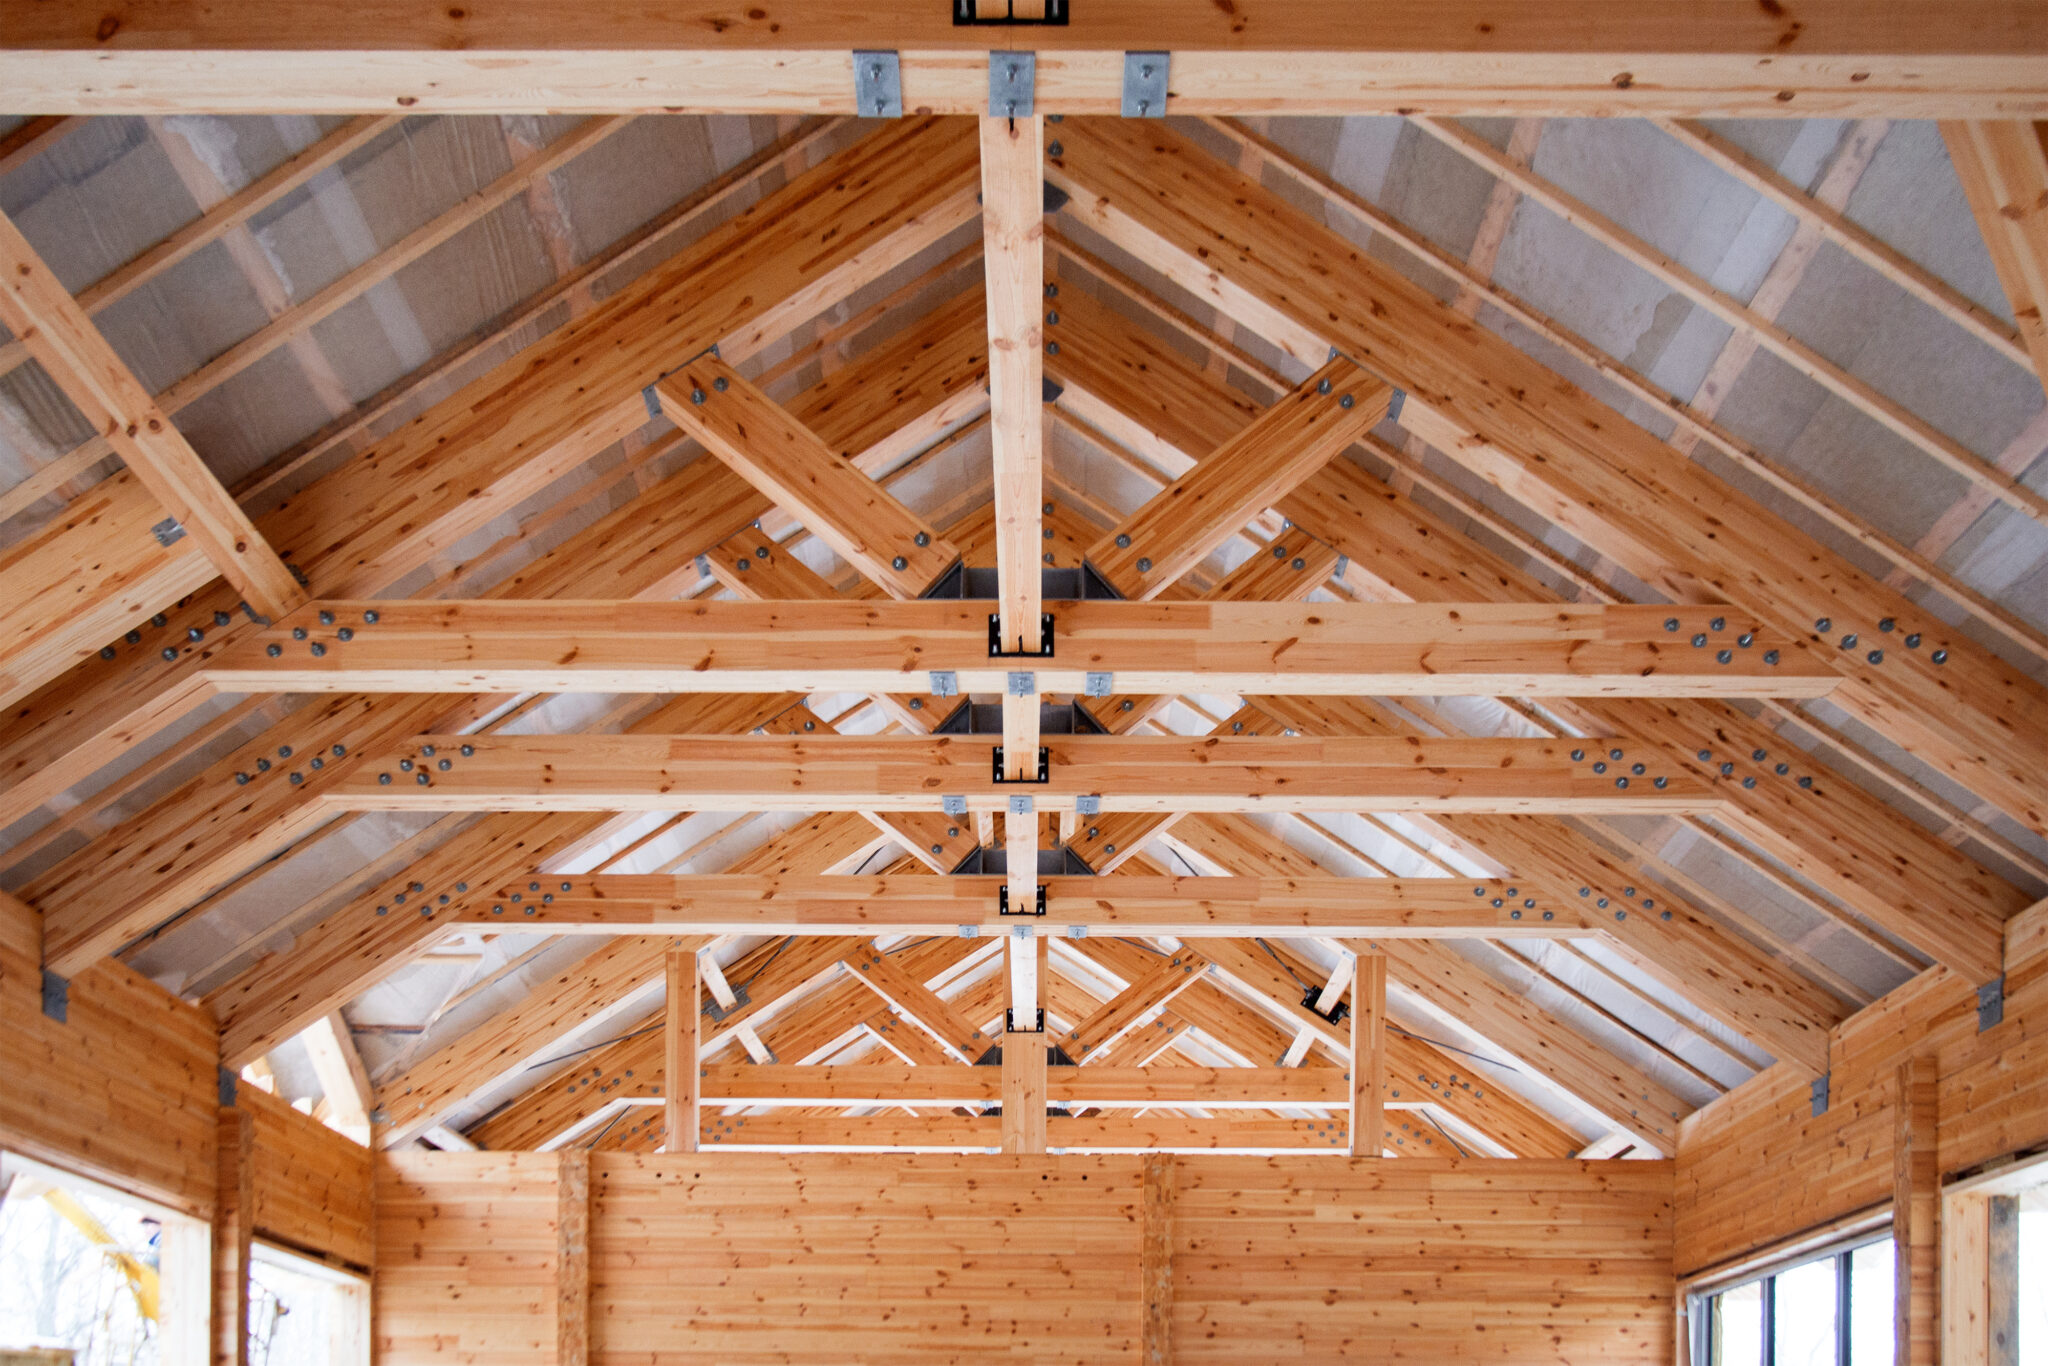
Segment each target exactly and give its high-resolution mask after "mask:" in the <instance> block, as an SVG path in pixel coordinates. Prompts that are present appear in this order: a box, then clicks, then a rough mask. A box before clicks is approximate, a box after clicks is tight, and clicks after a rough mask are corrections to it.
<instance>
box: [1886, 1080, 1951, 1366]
mask: <svg viewBox="0 0 2048 1366" xmlns="http://www.w3.org/2000/svg"><path fill="white" fill-rule="evenodd" d="M1939 1081H1940V1073H1939V1068H1938V1064H1937V1063H1936V1061H1935V1059H1934V1057H1933V1056H1932V1055H1922V1056H1920V1057H1916V1058H1911V1059H1908V1060H1907V1061H1906V1062H1903V1063H1901V1064H1900V1065H1899V1083H1898V1084H1899V1094H1898V1102H1897V1108H1896V1110H1895V1111H1894V1114H1893V1128H1892V1245H1893V1255H1894V1258H1895V1268H1896V1275H1897V1278H1898V1279H1897V1287H1896V1289H1895V1291H1894V1294H1893V1301H1892V1314H1893V1318H1892V1325H1893V1351H1892V1360H1893V1361H1894V1362H1895V1363H1896V1366H1936V1363H1937V1362H1938V1361H1939V1360H1940V1352H1939V1345H1938V1344H1939V1341H1940V1339H1939V1329H1940V1313H1941V1287H1940V1280H1939V1278H1940V1275H1941V1163H1940V1160H1939V1155H1938V1153H1937V1152H1936V1147H1935V1140H1936V1123H1937V1119H1938V1117H1939V1108H1940V1107H1939V1100H1940V1091H1939Z"/></svg>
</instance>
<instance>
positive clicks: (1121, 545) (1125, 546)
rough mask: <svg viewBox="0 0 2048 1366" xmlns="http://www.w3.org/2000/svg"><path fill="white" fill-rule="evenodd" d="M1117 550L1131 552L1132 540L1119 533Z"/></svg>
mask: <svg viewBox="0 0 2048 1366" xmlns="http://www.w3.org/2000/svg"><path fill="white" fill-rule="evenodd" d="M1116 548H1117V549H1118V550H1129V549H1130V548H1131V538H1130V537H1129V536H1126V535H1124V534H1123V533H1121V532H1119V533H1117V538H1116Z"/></svg>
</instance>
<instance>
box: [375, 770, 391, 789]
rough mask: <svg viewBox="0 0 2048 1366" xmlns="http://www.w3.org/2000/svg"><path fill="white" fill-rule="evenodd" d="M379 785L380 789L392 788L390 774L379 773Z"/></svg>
mask: <svg viewBox="0 0 2048 1366" xmlns="http://www.w3.org/2000/svg"><path fill="white" fill-rule="evenodd" d="M377 783H378V785H379V786H380V787H389V786H391V775H390V774H389V773H379V774H378V775H377Z"/></svg>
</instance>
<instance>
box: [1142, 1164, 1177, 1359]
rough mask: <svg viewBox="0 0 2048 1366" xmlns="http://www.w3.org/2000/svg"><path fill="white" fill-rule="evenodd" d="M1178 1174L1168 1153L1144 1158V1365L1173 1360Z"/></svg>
mask: <svg viewBox="0 0 2048 1366" xmlns="http://www.w3.org/2000/svg"><path fill="white" fill-rule="evenodd" d="M1177 1184H1178V1177H1177V1175H1176V1172H1175V1169H1174V1161H1173V1158H1172V1156H1171V1155H1169V1154H1164V1153H1161V1154H1155V1155H1153V1156H1151V1157H1148V1158H1146V1159H1145V1191H1144V1220H1145V1224H1144V1244H1143V1251H1142V1253H1141V1266H1140V1269H1139V1270H1140V1279H1141V1281H1142V1283H1143V1285H1144V1293H1145V1320H1144V1324H1143V1328H1142V1334H1141V1336H1142V1340H1143V1344H1144V1351H1143V1360H1144V1363H1145V1366H1166V1364H1167V1363H1168V1362H1171V1361H1172V1360H1173V1197H1174V1191H1175V1187H1176V1185H1177Z"/></svg>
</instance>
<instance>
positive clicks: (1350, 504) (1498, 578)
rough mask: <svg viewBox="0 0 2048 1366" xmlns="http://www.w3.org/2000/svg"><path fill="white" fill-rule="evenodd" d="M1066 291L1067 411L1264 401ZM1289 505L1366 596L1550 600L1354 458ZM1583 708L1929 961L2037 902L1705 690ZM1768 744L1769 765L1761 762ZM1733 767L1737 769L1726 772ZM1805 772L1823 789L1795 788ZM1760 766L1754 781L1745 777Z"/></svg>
mask: <svg viewBox="0 0 2048 1366" xmlns="http://www.w3.org/2000/svg"><path fill="white" fill-rule="evenodd" d="M1064 300H1065V310H1064V312H1063V314H1062V321H1061V324H1060V331H1061V332H1062V333H1063V342H1064V344H1063V345H1062V347H1061V350H1060V354H1059V355H1058V356H1057V357H1055V358H1053V360H1052V365H1053V371H1054V373H1055V374H1056V375H1057V377H1058V378H1059V379H1060V380H1061V381H1062V382H1063V383H1064V384H1065V385H1066V386H1067V390H1066V393H1065V394H1063V395H1062V398H1061V403H1062V405H1063V406H1064V405H1065V404H1067V403H1068V402H1070V401H1071V400H1072V399H1073V398H1075V397H1076V396H1080V395H1088V394H1096V395H1099V396H1100V399H1101V401H1102V407H1103V408H1104V410H1105V411H1106V412H1107V413H1109V414H1111V415H1115V414H1124V413H1127V414H1129V420H1131V421H1132V422H1133V423H1135V424H1142V426H1143V428H1144V429H1147V430H1156V431H1157V432H1158V433H1159V435H1160V437H1161V438H1163V439H1165V440H1167V441H1169V442H1171V443H1173V444H1174V445H1175V446H1176V447H1191V448H1193V449H1205V448H1207V447H1209V446H1211V445H1213V444H1215V443H1216V442H1218V441H1220V440H1221V439H1223V437H1224V436H1225V435H1227V434H1228V433H1229V432H1231V431H1234V430H1237V429H1239V428H1241V427H1243V426H1244V425H1245V424H1246V423H1247V422H1248V421H1249V420H1250V417H1251V414H1252V413H1253V412H1254V411H1256V405H1255V404H1254V403H1253V402H1252V401H1251V400H1250V399H1248V398H1246V397H1245V395H1244V394H1243V393H1242V392H1241V391H1239V390H1237V389H1235V388H1230V387H1226V386H1223V385H1221V384H1219V383H1218V382H1216V381H1215V380H1214V379H1213V378H1211V377H1210V376H1208V375H1207V374H1206V373H1204V372H1203V371H1202V370H1200V369H1199V368H1198V367H1196V366H1194V365H1192V364H1191V363H1189V362H1188V361H1187V360H1186V359H1185V358H1184V357H1183V356H1182V355H1181V354H1179V353H1177V352H1175V351H1174V350H1173V348H1171V347H1170V346H1168V345H1166V344H1165V343H1164V341H1163V340H1162V339H1161V338H1160V337H1159V335H1158V334H1157V333H1155V332H1152V331H1150V330H1148V329H1146V328H1143V327H1140V326H1137V325H1135V324H1133V323H1131V322H1130V321H1129V320H1128V319H1123V318H1120V317H1119V316H1118V315H1116V314H1114V313H1112V312H1111V311H1110V310H1108V309H1107V308H1105V307H1104V306H1103V305H1102V304H1100V303H1095V302H1091V301H1090V300H1089V298H1088V295H1087V294H1086V292H1085V291H1084V290H1083V289H1081V288H1079V287H1072V288H1069V289H1067V290H1066V291H1065V294H1064ZM1141 380H1142V386H1141V384H1140V382H1139V381H1141ZM1281 510H1282V511H1283V512H1285V513H1286V514H1287V515H1288V516H1289V517H1290V518H1292V519H1293V520H1294V521H1295V522H1296V524H1297V526H1298V527H1299V528H1301V529H1303V530H1304V531H1305V532H1306V533H1307V534H1311V535H1315V536H1318V537H1324V538H1327V539H1328V541H1329V542H1331V543H1332V544H1334V546H1335V547H1337V548H1338V549H1341V550H1342V551H1343V552H1344V554H1345V555H1346V556H1347V557H1348V559H1349V564H1348V566H1347V568H1346V574H1347V577H1348V578H1350V579H1352V580H1353V581H1354V582H1356V583H1359V584H1361V585H1369V586H1368V587H1366V588H1365V589H1364V591H1365V593H1366V595H1367V596H1369V597H1387V598H1392V599H1407V600H1413V601H1424V602H1428V601H1445V600H1449V601H1460V602H1468V601H1492V602H1529V603H1534V602H1542V601H1548V600H1552V599H1554V597H1555V595H1554V594H1553V593H1552V592H1551V591H1550V590H1549V589H1547V588H1545V587H1544V586H1543V585H1542V584H1541V583H1540V582H1539V581H1538V580H1537V579H1535V578H1534V577H1533V576H1532V575H1530V574H1528V573H1526V572H1524V571H1522V570H1520V569H1518V568H1516V567H1515V566H1512V565H1510V564H1508V563H1507V562H1506V561H1504V560H1502V559H1500V558H1498V557H1497V556H1494V555H1492V554H1490V553H1488V552H1487V551H1486V550H1485V549H1484V548H1483V547H1481V546H1480V545H1478V544H1477V543H1475V542H1473V541H1472V540H1471V538H1469V537H1466V536H1463V535H1461V534H1459V533H1458V532H1457V531H1456V530H1455V529H1453V528H1452V527H1451V526H1450V525H1449V524H1448V523H1447V522H1445V521H1443V520H1441V519H1440V518H1438V517H1436V516H1435V515H1433V514H1432V513H1430V512H1428V511H1427V510H1425V509H1424V508H1423V507H1421V506H1420V505H1419V504H1418V503H1417V502H1416V501H1415V500H1414V499H1413V498H1412V497H1410V496H1408V495H1406V494H1404V493H1402V492H1401V491H1400V490H1399V489H1397V488H1395V487H1393V486H1392V485H1388V484H1382V483H1380V482H1378V481H1376V480H1374V479H1372V478H1371V477H1370V476H1368V475H1366V474H1365V473H1364V472H1363V471H1360V470H1358V469H1356V468H1353V467H1348V466H1345V465H1343V464H1333V465H1330V466H1328V467H1326V468H1325V469H1324V470H1323V471H1322V472H1321V473H1320V474H1318V475H1317V476H1315V477H1314V478H1312V479H1311V480H1309V481H1308V483H1307V484H1305V485H1304V486H1303V487H1302V489H1301V490H1299V491H1298V493H1297V494H1296V495H1295V496H1293V497H1291V498H1289V499H1288V500H1286V501H1284V502H1283V503H1282V505H1281ZM1578 706H1579V709H1580V710H1582V711H1585V712H1587V713H1589V714H1591V715H1593V716H1596V717H1598V718H1600V719H1602V720H1604V721H1605V722H1607V723H1608V724H1609V725H1610V726H1611V727H1612V731H1613V733H1614V734H1616V735H1620V736H1623V737H1625V738H1640V739H1642V740H1644V741H1647V742H1650V743H1654V744H1659V745H1662V746H1665V747H1668V748H1667V752H1669V753H1671V754H1672V756H1673V757H1674V759H1675V760H1677V761H1678V762H1680V763H1682V764H1684V765H1685V766H1686V767H1687V768H1688V769H1690V770H1693V771H1696V772H1699V773H1701V774H1702V776H1707V777H1709V778H1711V779H1713V780H1714V781H1716V783H1717V786H1719V788H1720V789H1721V790H1722V792H1723V793H1724V794H1725V796H1726V798H1727V806H1726V807H1725V808H1724V810H1725V812H1726V813H1727V816H1728V819H1730V820H1731V821H1733V822H1735V823H1736V824H1737V826H1738V827H1739V828H1740V829H1741V830H1742V831H1743V833H1744V835H1745V836H1746V837H1748V838H1751V839H1753V840H1756V841H1757V842H1759V843H1760V844H1761V845H1762V846H1763V847H1765V848H1767V849H1769V850H1770V851H1771V852H1772V853H1773V854H1774V855H1776V856H1777V857H1779V858H1782V859H1784V860H1785V861H1786V863H1787V864H1788V865H1789V866H1791V867H1792V868H1794V869H1796V870H1798V871H1799V872H1801V873H1803V874H1805V875H1806V876H1809V877H1811V878H1813V879H1814V880H1815V881H1816V882H1817V883H1818V884H1820V885H1821V886H1823V887H1825V888H1827V889H1828V890H1829V891H1831V892H1833V893H1834V894H1835V895H1838V896H1840V897H1842V898H1843V899H1844V900H1846V901H1847V902H1849V904H1851V905H1853V906H1854V907H1855V908H1856V909H1857V910H1859V911H1861V912H1862V913H1863V914H1864V915H1867V916H1869V917H1871V918H1872V919H1873V920H1874V921H1875V922H1876V923H1878V924H1880V925H1883V926H1884V927H1885V928H1886V929H1887V930H1889V931H1890V932H1892V933H1894V934H1898V935H1900V936H1902V937H1904V938H1905V939H1906V941H1907V942H1908V943H1912V944H1914V945H1915V946H1916V947H1919V948H1921V949H1922V950H1923V951H1924V952H1926V953H1928V954H1929V955H1930V956H1931V957H1934V958H1937V959H1940V960H1942V961H1949V960H1950V959H1951V958H1952V957H1953V960H1954V961H1956V962H1957V963H1958V964H1959V966H1962V967H1963V968H1964V970H1965V971H1967V972H1971V973H1973V974H1977V975H1978V976H1979V979H1980V980H1987V979H1986V978H1985V977H1984V975H1983V974H1984V972H1985V969H1986V968H1987V967H1988V966H1989V965H1990V964H1991V963H1993V962H1995V944H1996V940H1997V934H1998V928H1997V926H1998V923H1999V922H2000V921H2002V920H2003V919H2004V918H2005V917H2007V916H2009V915H2012V914H2014V913H2016V912H2017V911H2019V910H2021V909H2023V908H2024V907H2025V905H2026V904H2027V902H2028V898H2027V896H2026V894H2025V893H2024V892H2023V891H2021V890H2020V889H2019V888H2017V887H2015V886H2013V885H2012V884H2011V883H2010V882H2007V881H2006V880H2005V879H2003V878H2001V877H1999V876H1998V875H1997V874H1995V873H1992V872H1990V871H1989V870H1987V869H1985V868H1984V867H1983V866H1982V865H1981V864H1979V863H1977V862H1976V861H1975V860H1974V859H1972V858H1970V857H1969V856H1968V855H1967V854H1966V853H1964V852H1963V851H1962V850H1959V849H1957V848H1955V847H1953V846H1951V845H1949V844H1946V843H1944V842H1943V841H1941V840H1940V839H1938V838H1936V837H1935V836H1934V835H1933V834H1932V833H1930V832H1929V831H1928V830H1926V829H1925V828H1923V827H1922V826H1920V825H1918V824H1916V823H1914V822H1913V821H1911V820H1909V819H1907V818H1906V817H1905V816H1903V815H1902V814H1901V813H1899V812H1898V811H1897V810H1895V809H1893V808H1892V807H1890V806H1887V805H1886V804H1885V803H1884V802H1883V801H1882V800H1880V799H1879V798H1877V797H1876V796H1874V795H1872V794H1871V793H1869V792H1867V791H1865V790H1864V789H1863V788H1861V787H1859V786H1858V785H1856V784H1855V783H1854V782H1850V781H1848V780H1846V779H1843V778H1840V777H1839V776H1837V775H1834V774H1832V773H1831V772H1830V771H1828V770H1826V769H1822V768H1820V767H1819V766H1818V765H1817V763H1816V761H1815V760H1813V759H1812V757H1811V756H1806V755H1802V754H1800V753H1799V752H1798V751H1797V750H1796V749H1795V748H1793V747H1792V746H1791V744H1790V742H1789V741H1786V740H1784V739H1782V738H1781V737H1777V736H1774V735H1771V734H1769V733H1768V732H1767V731H1766V730H1765V728H1763V727H1762V726H1761V725H1760V723H1757V722H1755V721H1750V720H1746V719H1744V718H1742V716H1741V714H1740V713H1739V712H1737V711H1736V710H1735V709H1734V708H1732V707H1727V706H1724V705H1720V704H1716V703H1713V702H1708V701H1695V700H1674V701H1669V702H1656V703H1650V702H1627V703H1622V702H1601V701H1597V700H1588V701H1582V702H1580V703H1579V704H1578ZM1624 748H1626V746H1624ZM1701 749H1705V750H1707V751H1708V753H1709V756H1710V760H1709V761H1708V762H1707V763H1706V764H1704V765H1703V764H1701V763H1699V762H1697V761H1696V755H1697V752H1698V751H1699V750H1701ZM1758 749H1761V750H1763V751H1764V753H1765V758H1764V760H1761V761H1759V760H1756V759H1754V757H1753V755H1754V752H1755V751H1756V750H1758ZM1781 750H1782V751H1783V752H1782V753H1780V752H1779V751H1781ZM1793 759H1797V760H1798V761H1799V763H1800V765H1801V767H1800V768H1799V769H1798V770H1797V771H1793V772H1788V773H1787V774H1784V775H1780V774H1778V773H1776V771H1775V767H1776V765H1777V764H1778V763H1781V762H1788V761H1791V760H1793ZM1724 762H1725V763H1733V764H1734V765H1735V770H1734V772H1733V773H1732V774H1730V775H1729V776H1728V778H1727V779H1726V780H1725V781H1724V780H1722V776H1721V775H1720V772H1719V766H1720V764H1722V763H1724ZM1806 776H1811V777H1813V778H1814V782H1813V785H1812V786H1811V787H1810V788H1801V787H1799V786H1798V780H1799V778H1801V777H1806ZM1751 777H1754V778H1756V779H1757V782H1756V784H1755V786H1753V787H1749V786H1744V785H1743V782H1742V780H1743V779H1745V778H1751ZM1507 862H1508V863H1509V864H1510V866H1513V864H1514V860H1512V859H1509V860H1507ZM1908 889H1910V891H1909V893H1908V894H1906V895H1902V892H1907V891H1908ZM1611 894H1612V892H1611V891H1610V895H1611ZM1908 907H1910V910H1909V909H1908Z"/></svg>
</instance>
